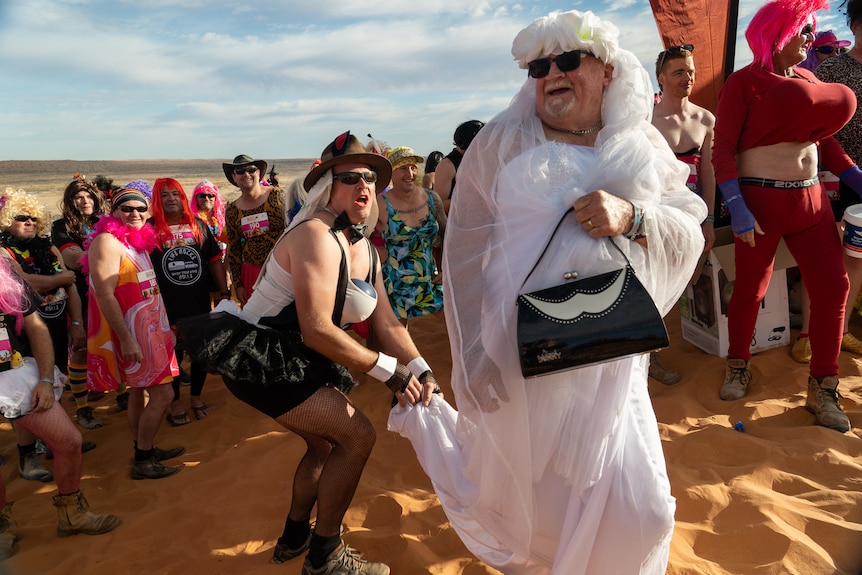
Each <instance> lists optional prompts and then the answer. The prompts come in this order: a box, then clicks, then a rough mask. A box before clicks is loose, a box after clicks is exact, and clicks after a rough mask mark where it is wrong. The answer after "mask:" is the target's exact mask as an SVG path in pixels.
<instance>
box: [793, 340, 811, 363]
mask: <svg viewBox="0 0 862 575" xmlns="http://www.w3.org/2000/svg"><path fill="white" fill-rule="evenodd" d="M790 357H792V358H793V361H797V362H799V363H811V340H810V339H808V338H807V337H800V338H797V339H796V343H794V344H793V349H791V350H790Z"/></svg>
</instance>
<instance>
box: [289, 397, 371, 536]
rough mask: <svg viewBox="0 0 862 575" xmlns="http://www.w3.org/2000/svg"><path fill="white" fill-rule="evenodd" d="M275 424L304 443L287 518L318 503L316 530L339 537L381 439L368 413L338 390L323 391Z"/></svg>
mask: <svg viewBox="0 0 862 575" xmlns="http://www.w3.org/2000/svg"><path fill="white" fill-rule="evenodd" d="M276 421H277V422H278V423H279V424H281V425H283V426H284V427H286V428H287V429H289V430H290V431H293V432H294V433H296V434H297V435H299V436H300V437H302V438H303V439H304V440H305V443H306V444H307V445H308V449H307V451H306V452H305V455H304V456H303V458H302V460H301V461H300V462H299V466H298V467H297V469H296V474H295V475H294V480H293V500H292V501H291V506H290V513H289V515H288V516H289V517H291V518H292V519H294V520H296V521H301V520H303V519H307V518H308V517H310V516H311V509H312V507H314V504H315V502H316V503H317V524H316V526H315V532H316V533H317V534H318V535H321V536H324V537H328V536H334V535H338V533H339V531H340V529H341V521H342V519H343V518H344V514H345V513H346V512H347V508H348V507H349V506H350V501H351V500H352V499H353V494H354V493H355V491H356V486H357V485H358V484H359V478H360V476H361V475H362V470H363V468H364V467H365V462H366V461H368V456H369V455H370V454H371V448H372V447H374V442H375V440H376V439H377V434H376V433H375V431H374V427H373V426H372V425H371V422H370V421H369V420H368V418H367V417H365V415H364V414H363V413H362V412H360V411H359V410H358V409H356V406H355V405H353V403H352V402H351V401H350V400H349V399H347V397H346V396H345V395H344V394H343V393H341V392H340V391H338V390H336V389H333V388H331V387H323V388H321V389H319V390H317V391H316V392H315V393H314V395H312V396H311V397H309V398H308V399H307V400H305V401H304V402H303V403H301V404H300V405H298V406H297V407H295V408H293V409H292V410H290V411H289V412H287V413H285V414H284V415H281V416H279V417H278V418H276Z"/></svg>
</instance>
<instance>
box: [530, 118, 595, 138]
mask: <svg viewBox="0 0 862 575" xmlns="http://www.w3.org/2000/svg"><path fill="white" fill-rule="evenodd" d="M542 125H543V126H544V127H546V128H548V129H549V130H553V131H555V132H562V133H564V134H572V135H573V136H586V135H587V134H592V133H593V132H595V131H597V130H598V129H599V128H601V127H602V122H601V120H599V123H598V124H596V125H595V126H593V127H592V128H586V129H584V130H561V129H560V128H555V127H553V126H551V125H550V124H546V123H545V122H542Z"/></svg>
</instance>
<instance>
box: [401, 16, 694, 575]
mask: <svg viewBox="0 0 862 575" xmlns="http://www.w3.org/2000/svg"><path fill="white" fill-rule="evenodd" d="M618 35H619V32H618V30H617V28H616V27H614V26H613V25H612V24H610V23H609V22H606V21H603V20H601V19H599V18H598V17H596V16H595V15H594V14H593V13H591V12H583V13H582V12H577V11H571V12H565V13H553V14H551V15H549V16H547V17H544V18H540V19H538V20H536V21H535V22H533V23H532V24H531V25H530V26H528V27H527V28H526V29H524V30H522V31H521V32H520V33H519V34H518V36H517V37H516V38H515V41H514V45H513V48H512V53H513V55H514V56H515V60H517V61H518V62H519V64H520V66H521V68H524V69H527V70H528V78H527V81H526V83H525V84H524V86H523V88H522V89H521V91H520V92H519V93H518V95H517V96H516V97H515V98H514V99H513V101H512V103H511V105H510V106H509V107H508V108H507V109H506V110H504V111H503V112H501V113H500V114H499V115H497V116H496V117H495V118H494V119H493V120H491V121H490V122H489V123H488V124H487V125H486V126H485V127H484V128H483V129H482V131H481V132H479V134H478V135H477V136H476V139H475V140H474V141H473V142H472V144H471V146H470V149H469V150H467V153H466V155H465V157H464V162H463V164H462V165H461V169H460V170H459V176H458V188H459V193H458V194H457V195H456V196H455V198H454V201H453V203H452V211H451V213H450V220H449V229H448V231H447V236H446V246H445V255H444V282H445V285H444V294H445V309H446V319H447V324H448V329H449V335H450V338H451V345H452V359H453V366H452V388H453V390H454V392H455V397H456V400H457V404H458V406H459V408H460V412H455V411H454V410H452V408H451V407H450V406H449V405H448V404H446V403H445V402H444V401H442V400H440V399H439V398H435V399H434V400H432V403H431V406H430V407H429V408H427V409H426V408H423V407H421V406H420V407H418V408H416V407H413V408H396V409H395V410H393V414H392V416H391V417H390V426H391V428H393V429H397V430H399V431H400V432H401V433H402V434H404V435H406V436H408V437H409V438H410V439H411V441H412V442H413V444H414V446H415V448H416V451H417V454H418V455H419V458H420V460H421V461H422V464H423V467H424V468H425V470H426V471H427V472H428V473H429V475H430V476H431V479H432V481H433V483H434V486H435V490H436V492H437V494H438V496H439V498H440V500H441V502H442V504H443V507H444V509H445V510H446V512H447V515H448V516H449V519H450V521H451V522H452V525H453V526H454V527H455V528H456V530H457V531H458V533H459V535H460V536H461V539H462V540H463V541H464V543H465V545H467V547H468V548H469V549H470V550H471V551H472V552H473V553H475V554H476V555H477V556H478V557H479V558H480V559H482V560H483V561H485V562H486V563H488V564H490V565H492V566H494V567H495V568H497V569H499V570H501V571H503V572H504V573H506V574H507V575H512V574H516V575H517V574H531V575H532V574H558V575H577V574H595V573H626V574H633V573H641V574H663V573H664V572H665V570H666V567H667V559H668V551H669V546H670V538H671V535H672V532H673V513H674V500H673V498H672V497H671V493H670V483H669V481H668V478H667V474H666V471H665V464H664V457H663V454H662V449H661V444H660V440H659V435H658V427H657V424H656V419H655V414H654V413H653V411H652V407H651V404H650V398H649V395H648V393H647V381H646V378H647V376H646V360H647V357H648V356H647V354H644V355H638V356H633V357H627V358H623V359H615V360H609V361H607V362H604V363H599V364H597V365H591V366H588V367H582V368H580V369H576V370H570V371H565V372H561V373H559V372H558V373H554V374H550V375H544V376H541V377H537V378H534V379H525V378H524V377H523V375H522V372H521V369H520V366H519V357H518V343H517V337H516V335H517V334H516V329H515V328H516V325H517V319H516V317H517V306H516V300H517V297H518V294H519V293H523V292H528V291H534V290H537V289H541V288H546V287H550V286H553V285H556V284H559V283H561V282H562V281H563V273H564V272H567V271H572V270H575V271H576V272H577V274H578V275H579V276H580V277H583V278H585V277H589V276H592V275H597V274H599V273H603V272H607V271H610V270H612V269H619V268H621V267H624V266H625V261H624V260H623V257H622V256H621V255H620V253H619V252H618V251H617V250H616V249H614V248H613V246H611V242H614V243H616V245H617V246H618V247H619V248H620V250H622V251H623V252H624V253H625V255H626V257H627V258H628V259H629V260H630V261H631V265H632V267H633V268H634V270H635V271H636V273H637V276H638V278H640V281H641V282H643V284H644V286H645V287H646V289H647V290H648V291H649V293H650V295H651V296H652V298H653V299H654V300H655V303H656V305H657V307H658V308H659V311H660V312H661V313H663V314H664V313H666V312H667V311H668V310H669V309H670V308H671V307H672V306H673V304H674V303H675V302H676V300H677V298H678V297H679V296H680V294H681V293H682V291H683V289H684V287H685V283H686V281H687V280H688V278H689V277H690V276H691V274H692V272H693V270H694V266H695V264H696V261H697V258H698V255H699V254H700V253H701V252H702V249H703V235H702V233H701V229H700V222H702V221H703V220H704V219H705V218H706V214H707V210H706V205H705V204H704V203H703V201H702V200H701V199H700V198H699V197H697V195H695V194H692V193H691V192H690V191H689V190H688V188H687V187H686V178H687V175H688V174H687V170H685V167H684V166H683V165H682V164H681V163H679V162H678V161H676V159H675V158H674V155H673V153H672V152H671V150H670V148H669V147H668V145H667V143H666V142H665V140H664V138H663V137H662V136H661V134H660V133H659V132H658V131H657V130H656V129H655V128H654V127H653V126H652V125H651V124H650V121H649V120H650V112H651V109H652V88H651V85H650V82H649V79H648V77H647V74H646V71H645V70H644V69H643V67H642V66H641V65H640V64H639V62H638V61H637V59H636V58H635V56H634V55H633V54H631V53H630V52H628V51H626V50H623V49H621V48H620V47H619V45H618ZM571 207H573V208H574V216H573V217H572V216H568V217H566V218H565V219H564V220H563V221H562V224H561V226H560V227H559V229H558V231H557V232H556V234H555V235H553V237H551V236H552V231H553V229H554V224H555V223H556V222H557V221H560V219H561V217H562V216H563V214H564V213H565V212H566V211H567V209H568V208H571ZM549 239H550V245H549V248H548V250H547V252H546V253H545V255H544V257H541V253H542V249H543V247H544V246H545V245H546V244H547V243H548V241H549ZM540 259H541V261H539V260H540ZM537 261H539V264H538V265H537V266H536V267H535V270H534V271H533V272H532V273H531V269H532V268H533V267H534V264H536V262H537Z"/></svg>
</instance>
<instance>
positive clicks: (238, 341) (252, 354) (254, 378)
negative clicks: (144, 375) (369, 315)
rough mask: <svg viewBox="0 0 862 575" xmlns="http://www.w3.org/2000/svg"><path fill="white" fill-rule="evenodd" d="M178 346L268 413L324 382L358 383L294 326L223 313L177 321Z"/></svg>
mask: <svg viewBox="0 0 862 575" xmlns="http://www.w3.org/2000/svg"><path fill="white" fill-rule="evenodd" d="M176 327H177V346H178V347H182V348H183V349H184V350H185V351H186V352H188V354H189V355H190V356H191V357H192V358H193V359H194V361H195V362H197V363H198V365H200V366H201V367H202V368H204V369H205V370H206V371H208V372H209V373H219V374H221V376H222V378H223V379H224V382H225V385H226V386H227V388H228V389H229V390H230V392H231V393H233V394H234V395H235V396H236V397H237V398H238V399H240V400H242V401H244V402H246V403H248V404H249V405H251V406H252V407H254V408H256V409H258V410H260V411H262V412H263V413H265V414H267V415H269V416H270V417H278V416H279V415H282V414H284V413H286V412H288V411H290V410H291V409H293V408H294V407H296V406H297V405H299V404H300V403H302V402H303V401H305V400H306V399H308V398H309V397H310V396H311V395H312V394H313V393H314V392H315V391H317V390H318V389H320V388H321V387H324V386H330V387H335V388H337V389H339V390H341V391H343V392H344V393H347V392H348V391H350V389H352V388H353V387H355V386H356V381H354V379H353V378H352V377H351V376H350V372H349V371H347V368H345V367H344V366H343V365H339V364H337V363H335V362H334V361H332V360H331V359H329V358H327V357H326V356H324V355H321V354H319V353H317V352H316V351H314V350H312V349H310V348H309V347H307V346H306V345H305V344H304V343H303V340H302V334H301V333H300V332H299V331H298V330H293V329H269V328H264V327H259V326H255V325H252V324H250V323H248V322H246V321H243V320H242V319H240V318H239V317H237V316H235V315H233V314H230V313H225V312H217V313H208V314H203V315H197V316H192V317H188V318H183V319H181V320H179V321H178V322H177V324H176Z"/></svg>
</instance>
